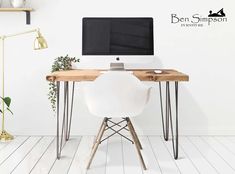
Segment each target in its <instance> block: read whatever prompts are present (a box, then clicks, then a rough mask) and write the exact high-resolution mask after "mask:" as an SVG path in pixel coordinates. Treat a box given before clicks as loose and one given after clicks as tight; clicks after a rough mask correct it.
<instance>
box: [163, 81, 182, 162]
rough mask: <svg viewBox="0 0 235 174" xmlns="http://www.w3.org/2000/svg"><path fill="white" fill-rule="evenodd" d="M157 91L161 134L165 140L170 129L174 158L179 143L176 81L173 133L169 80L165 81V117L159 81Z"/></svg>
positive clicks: (176, 84) (176, 86)
mask: <svg viewBox="0 0 235 174" xmlns="http://www.w3.org/2000/svg"><path fill="white" fill-rule="evenodd" d="M159 92H160V105H161V106H160V108H161V116H162V128H163V136H164V139H165V140H166V141H167V140H168V139H169V128H170V129H171V136H172V146H173V153H174V158H175V159H177V158H178V144H179V136H178V82H177V81H176V82H175V133H174V126H173V119H172V109H171V94H170V82H169V81H167V82H166V99H165V101H166V106H165V118H164V111H163V99H162V98H163V97H162V85H161V82H159Z"/></svg>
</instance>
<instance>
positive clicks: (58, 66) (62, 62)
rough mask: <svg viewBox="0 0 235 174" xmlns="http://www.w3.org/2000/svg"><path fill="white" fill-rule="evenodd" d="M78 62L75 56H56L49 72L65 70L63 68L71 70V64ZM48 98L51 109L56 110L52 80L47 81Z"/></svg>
mask: <svg viewBox="0 0 235 174" xmlns="http://www.w3.org/2000/svg"><path fill="white" fill-rule="evenodd" d="M76 62H79V59H77V58H75V57H69V56H68V55H66V56H60V57H57V58H56V59H55V61H54V63H53V64H52V67H51V72H52V73H53V72H55V71H65V70H71V69H72V64H73V63H76ZM48 96H49V97H48V99H49V100H50V102H51V107H52V110H53V111H54V112H55V110H56V84H55V83H54V82H49V93H48Z"/></svg>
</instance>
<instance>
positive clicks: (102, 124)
mask: <svg viewBox="0 0 235 174" xmlns="http://www.w3.org/2000/svg"><path fill="white" fill-rule="evenodd" d="M105 120H106V118H104V119H103V121H102V123H101V126H100V128H99V131H98V134H97V135H96V137H95V140H94V142H93V145H92V149H93V148H94V146H95V144H96V142H97V139H98V137H99V135H100V133H101V130H102V127H103V126H104V122H105Z"/></svg>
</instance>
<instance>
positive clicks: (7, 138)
mask: <svg viewBox="0 0 235 174" xmlns="http://www.w3.org/2000/svg"><path fill="white" fill-rule="evenodd" d="M13 139H14V137H13V136H12V135H11V134H9V133H7V132H6V131H5V130H3V131H1V134H0V141H10V140H13Z"/></svg>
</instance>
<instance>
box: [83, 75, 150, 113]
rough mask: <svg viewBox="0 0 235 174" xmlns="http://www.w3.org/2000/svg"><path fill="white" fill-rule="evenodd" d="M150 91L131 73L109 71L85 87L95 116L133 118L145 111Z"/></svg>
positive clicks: (86, 95) (88, 102)
mask: <svg viewBox="0 0 235 174" xmlns="http://www.w3.org/2000/svg"><path fill="white" fill-rule="evenodd" d="M150 89H151V88H149V87H147V86H145V85H144V84H143V83H142V82H141V81H140V80H139V79H137V78H136V77H135V76H134V75H132V74H131V73H130V72H127V71H108V72H106V73H104V74H102V75H100V76H99V77H98V78H97V79H96V80H95V81H93V82H91V83H89V84H85V85H84V96H85V101H86V103H87V106H88V109H89V111H90V112H91V113H92V114H93V115H96V116H100V117H133V116H136V115H139V114H140V113H141V112H142V111H143V109H144V107H145V105H146V104H147V102H148V100H149V95H150Z"/></svg>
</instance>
